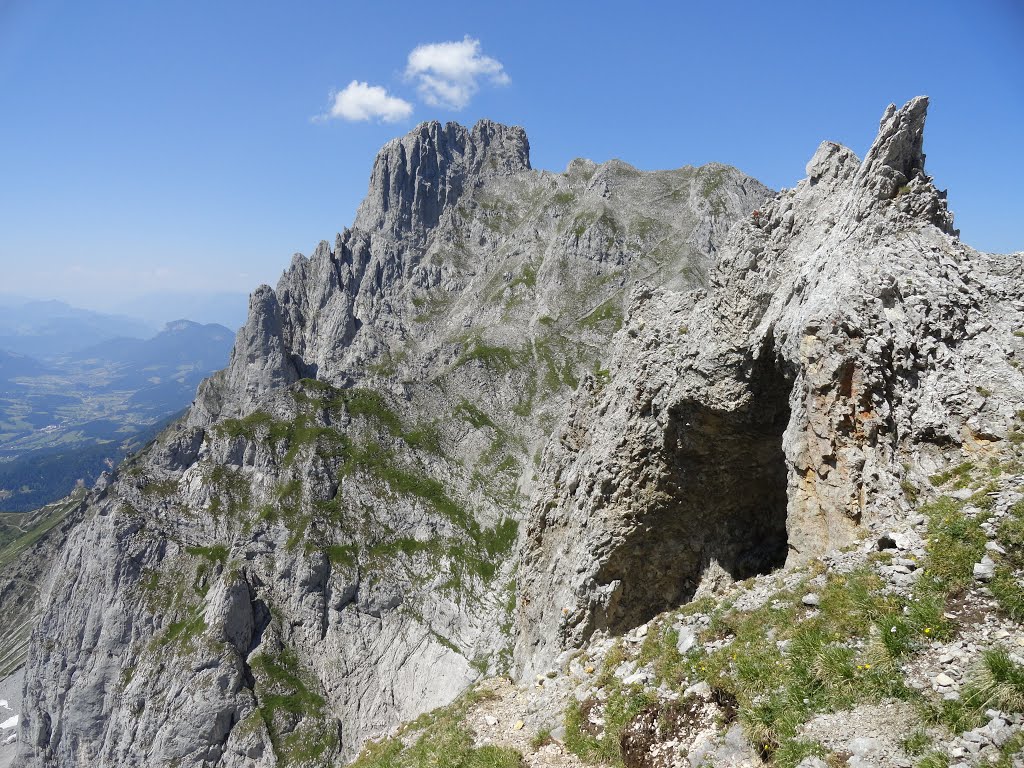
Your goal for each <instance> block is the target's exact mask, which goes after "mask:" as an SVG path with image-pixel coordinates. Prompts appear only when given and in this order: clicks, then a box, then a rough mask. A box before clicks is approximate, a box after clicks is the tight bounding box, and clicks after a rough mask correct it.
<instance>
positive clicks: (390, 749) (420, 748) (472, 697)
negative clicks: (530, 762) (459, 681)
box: [350, 691, 523, 768]
mask: <svg viewBox="0 0 1024 768" xmlns="http://www.w3.org/2000/svg"><path fill="white" fill-rule="evenodd" d="M479 696H480V694H478V693H476V692H474V691H470V692H469V693H468V694H467V695H465V696H463V697H462V698H461V699H459V700H458V701H456V702H455V703H454V704H452V705H450V706H448V707H444V708H443V709H440V710H435V711H433V712H430V713H428V714H426V715H423V716H422V717H420V718H419V719H418V720H416V721H415V722H413V723H411V724H409V725H408V726H405V727H404V728H403V729H402V731H401V732H400V734H399V735H398V736H396V737H394V738H390V739H384V740H382V741H377V742H370V743H369V744H367V745H366V747H364V749H363V751H362V752H361V753H360V754H359V756H358V757H357V758H356V760H355V762H353V763H352V764H351V766H350V768H519V767H520V766H521V765H522V762H523V758H522V755H521V754H520V753H519V752H517V751H515V750H513V749H508V748H507V747H497V746H494V745H485V746H482V747H474V746H473V736H472V734H471V733H470V732H469V731H468V730H467V729H466V727H465V725H464V722H465V717H466V711H467V710H468V708H469V706H470V705H472V704H473V703H475V701H477V700H479ZM406 742H408V744H407V743H406Z"/></svg>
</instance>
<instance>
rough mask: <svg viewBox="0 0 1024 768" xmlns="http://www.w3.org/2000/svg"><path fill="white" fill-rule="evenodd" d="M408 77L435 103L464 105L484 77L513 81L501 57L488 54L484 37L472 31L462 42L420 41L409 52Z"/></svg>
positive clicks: (498, 82) (497, 82) (502, 82)
mask: <svg viewBox="0 0 1024 768" xmlns="http://www.w3.org/2000/svg"><path fill="white" fill-rule="evenodd" d="M405 74H406V76H407V77H411V78H415V79H416V80H417V81H418V83H419V85H418V88H419V92H420V96H421V97H422V98H423V100H424V101H425V102H427V104H430V105H431V106H433V107H448V108H449V109H462V108H463V107H465V106H466V105H467V104H469V100H470V99H471V98H473V95H474V94H475V93H476V92H477V91H478V90H479V89H480V80H482V79H487V80H489V81H490V82H491V83H493V84H494V85H507V84H508V83H509V82H511V81H510V79H509V76H508V75H507V74H506V73H505V68H504V67H503V66H502V64H501V62H500V61H498V60H497V59H492V58H491V57H490V56H484V55H483V53H481V51H480V41H479V40H474V39H473V38H471V37H469V36H468V35H467V36H466V37H465V38H463V39H462V41H461V42H458V41H455V42H450V43H430V44H428V45H419V46H416V48H414V49H413V51H412V53H410V54H409V63H408V65H407V66H406V68H405Z"/></svg>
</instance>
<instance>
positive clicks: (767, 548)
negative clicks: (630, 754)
mask: <svg viewBox="0 0 1024 768" xmlns="http://www.w3.org/2000/svg"><path fill="white" fill-rule="evenodd" d="M926 107H927V100H926V99H924V98H923V97H922V98H917V99H914V100H912V101H911V102H909V103H908V104H907V105H905V106H904V107H902V108H900V109H896V108H895V107H890V108H889V109H888V110H887V111H886V113H885V115H884V116H883V119H882V124H881V128H880V131H879V134H878V137H877V138H876V140H875V142H874V143H873V145H872V147H871V149H870V150H869V152H868V154H867V156H866V158H865V159H864V161H863V162H861V163H859V164H858V163H857V161H856V158H855V157H854V155H853V153H852V152H850V151H849V150H847V149H845V148H842V147H839V146H838V145H835V144H831V143H825V144H822V145H821V147H819V149H818V151H817V152H816V153H815V155H814V157H813V158H812V160H811V162H810V163H809V164H808V174H809V175H808V178H806V179H805V180H804V181H802V182H800V184H798V185H797V187H796V188H795V189H792V190H784V191H783V192H781V193H780V194H779V195H777V196H776V197H775V199H773V200H772V201H770V202H769V203H767V204H766V205H765V206H763V207H762V208H761V209H760V210H759V211H758V212H757V214H756V215H753V216H751V217H750V218H749V219H748V220H746V221H744V222H742V223H740V224H738V225H737V226H736V227H735V228H734V229H733V230H732V231H731V233H730V235H729V237H728V239H727V241H726V243H725V244H724V246H723V247H722V249H721V252H720V254H719V259H718V263H717V267H716V269H715V270H714V271H713V272H712V274H711V278H710V281H709V282H710V284H709V287H708V290H707V294H706V295H705V296H704V297H703V298H702V299H700V300H699V301H697V302H696V303H695V304H694V303H692V301H691V300H690V299H689V298H688V297H686V296H684V295H681V294H678V293H675V292H672V291H666V290H664V289H660V288H647V287H643V286H638V288H637V290H636V291H635V292H634V296H633V299H632V301H631V303H630V306H629V309H628V311H627V314H626V320H625V325H624V328H623V329H622V331H620V332H619V333H618V334H616V336H615V338H614V340H613V348H612V355H611V360H610V362H609V363H608V369H609V371H610V374H609V382H608V383H607V384H602V383H601V382H598V381H594V380H588V381H585V382H584V383H583V385H582V386H581V387H580V389H579V391H578V392H577V395H576V398H575V400H574V402H573V404H572V405H571V410H570V413H569V418H568V419H567V421H566V422H565V424H564V425H563V426H562V428H561V430H560V432H559V434H558V436H557V438H556V439H555V440H553V441H552V442H551V443H550V444H549V445H548V448H547V451H546V453H545V457H544V466H543V475H544V477H543V480H542V482H541V483H540V484H539V486H538V488H539V490H538V492H537V493H536V494H535V496H534V498H533V507H532V513H531V518H530V523H529V529H528V533H527V539H526V543H525V548H524V552H523V560H522V565H521V567H520V574H519V589H520V602H519V616H518V618H519V637H518V639H517V646H516V656H517V661H518V663H519V665H520V668H521V669H523V670H524V672H526V673H528V672H530V671H532V670H534V669H538V668H540V667H542V666H543V665H545V664H547V663H549V662H550V659H552V658H554V657H555V656H557V655H558V654H559V653H561V652H562V651H563V650H564V649H565V648H573V647H578V646H579V645H580V643H582V642H583V641H585V640H586V639H587V638H588V637H590V636H591V635H592V634H593V633H594V632H596V631H606V632H611V633H613V634H615V633H619V632H621V631H623V630H624V629H626V628H628V627H630V626H635V625H636V624H639V623H641V622H643V621H646V620H647V619H649V618H650V617H651V616H653V615H654V614H655V613H657V612H658V611H660V610H664V609H666V608H668V607H670V606H672V605H676V604H679V603H681V602H684V601H686V600H688V599H690V598H691V597H693V596H694V595H697V594H700V591H699V590H701V589H703V588H706V587H705V586H704V585H706V584H707V583H708V580H709V575H710V574H715V577H714V578H715V579H720V578H721V574H722V572H723V570H724V571H725V572H726V575H727V577H732V578H735V579H743V578H746V577H748V576H751V575H753V574H755V573H759V572H765V571H767V570H771V569H773V568H778V567H782V566H783V565H785V564H787V563H788V564H797V563H802V562H806V561H807V560H808V559H809V558H813V557H816V556H819V555H821V554H823V553H825V552H827V551H828V550H830V549H835V548H840V547H843V546H845V545H848V544H850V543H852V542H853V541H854V540H855V538H856V536H857V535H858V531H860V530H862V529H863V528H864V527H865V526H876V525H877V526H882V525H885V523H886V521H889V520H899V519H902V517H903V516H904V515H906V514H907V513H908V510H909V504H908V502H907V500H906V498H905V496H904V494H903V492H902V490H901V484H902V483H903V482H904V481H907V482H912V483H914V484H917V485H924V484H927V482H928V481H927V479H926V478H925V477H923V476H921V474H923V473H922V470H920V469H917V470H916V471H915V468H918V467H922V466H924V467H927V466H939V465H940V464H941V463H942V461H943V460H942V455H943V451H944V450H945V449H946V448H947V447H948V446H961V445H966V446H968V447H969V446H971V445H980V444H984V443H986V442H989V441H993V440H999V439H1004V438H1005V437H1006V435H1007V434H1008V431H1009V430H1010V429H1011V428H1012V423H1013V416H1012V414H1013V413H1014V411H1015V409H1016V408H1017V407H1018V404H1019V403H1021V402H1022V399H1024V377H1022V374H1021V371H1020V370H1019V369H1018V368H1017V367H1015V365H1014V364H1013V362H1014V357H1015V355H1017V354H1019V344H1018V341H1015V337H1014V335H1013V333H1014V329H1016V328H1019V327H1020V326H1021V324H1022V317H1021V314H1020V311H1021V304H1020V302H1019V299H1012V298H1010V297H1012V296H1014V295H1017V296H1019V293H1020V290H1021V285H1022V273H1021V269H1022V266H1021V263H1020V261H1019V260H1016V259H1014V258H1013V257H1001V256H994V255H990V254H984V253H978V252H976V251H973V250H971V249H970V248H968V247H967V246H965V245H964V244H963V243H961V242H960V241H959V240H958V239H957V238H956V236H955V234H954V231H953V230H952V215H951V214H950V213H949V212H948V211H947V209H946V206H945V196H944V195H943V194H942V193H940V192H938V191H937V190H936V189H935V187H934V186H933V185H932V183H931V180H930V179H929V178H928V177H927V176H925V175H924V172H923V167H924V156H923V154H922V152H921V147H922V132H923V127H924V117H925V111H926ZM981 392H984V393H985V394H984V395H983V396H982V395H980V394H979V393H981ZM905 468H906V469H905ZM919 473H920V474H919Z"/></svg>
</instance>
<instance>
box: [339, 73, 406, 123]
mask: <svg viewBox="0 0 1024 768" xmlns="http://www.w3.org/2000/svg"><path fill="white" fill-rule="evenodd" d="M333 99H334V101H333V103H332V104H331V110H330V113H329V114H328V115H327V116H328V117H340V118H341V119H342V120H373V119H380V120H383V121H384V122H385V123H393V122H395V121H396V120H401V119H403V118H406V117H408V116H409V115H411V114H412V104H410V103H409V102H408V101H406V100H405V99H400V98H398V97H397V96H391V95H390V94H389V93H388V92H387V91H386V90H385V89H384V88H381V87H380V86H379V85H370V84H369V83H360V82H359V81H358V80H353V81H352V82H351V83H349V84H348V85H347V86H345V90H343V91H340V92H338V93H335V94H334V95H333Z"/></svg>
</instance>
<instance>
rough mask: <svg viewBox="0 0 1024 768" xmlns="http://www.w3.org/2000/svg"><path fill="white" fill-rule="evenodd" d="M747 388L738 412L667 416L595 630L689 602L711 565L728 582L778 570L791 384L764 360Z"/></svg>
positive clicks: (690, 406)
mask: <svg viewBox="0 0 1024 768" xmlns="http://www.w3.org/2000/svg"><path fill="white" fill-rule="evenodd" d="M763 357H764V356H763ZM747 385H748V388H749V389H748V391H749V395H750V396H749V397H746V398H744V400H743V403H744V404H743V405H742V406H741V407H738V408H734V409H726V408H716V407H714V406H710V405H708V404H706V403H703V402H700V401H697V400H684V401H681V402H678V403H676V404H675V405H674V406H673V407H672V408H671V409H670V411H669V416H670V419H669V422H668V425H667V428H666V429H665V430H664V435H663V436H664V442H663V444H662V446H660V450H658V451H657V452H656V454H657V461H658V462H660V463H661V466H660V467H658V472H657V477H658V480H657V482H656V490H655V492H654V493H653V494H651V496H650V501H649V503H646V504H645V505H644V507H643V508H642V509H641V510H639V511H638V514H637V515H636V517H635V518H634V519H633V520H631V521H630V522H631V524H632V525H631V528H630V532H629V533H628V534H627V535H626V536H625V538H624V540H621V543H620V545H619V546H617V547H616V548H615V551H614V553H613V554H612V555H611V557H610V558H609V560H608V561H607V562H606V564H605V566H604V567H603V568H602V569H601V572H600V574H599V576H598V579H599V581H600V583H602V584H606V585H612V584H613V583H614V582H617V586H615V587H614V588H613V589H611V590H609V591H608V593H607V594H608V595H609V599H608V601H607V603H606V604H605V606H604V610H603V611H602V612H601V613H603V616H602V617H598V619H597V627H595V628H604V629H607V630H608V631H609V632H611V633H612V634H621V633H623V632H626V631H628V630H629V629H631V628H632V627H635V626H637V625H639V624H642V623H644V622H646V621H649V620H650V619H651V618H653V617H654V616H655V615H657V614H658V613H660V612H662V611H665V610H668V609H670V608H673V607H676V606H678V605H681V604H683V603H685V602H687V601H689V600H690V599H692V598H693V596H694V593H695V592H696V591H697V588H698V586H699V584H700V583H701V579H702V578H703V577H704V576H705V573H706V572H707V570H708V568H709V566H711V565H712V563H717V565H718V566H719V567H720V568H721V569H723V570H724V571H725V572H727V573H728V575H729V576H730V577H731V578H732V579H734V580H742V579H746V578H749V577H751V576H755V575H758V574H764V573H768V572H770V571H773V570H775V569H777V568H780V567H782V566H783V565H784V564H785V562H786V556H787V553H788V539H787V533H786V510H787V468H786V461H785V454H784V453H783V449H782V437H783V432H784V431H785V429H786V425H787V424H788V423H789V417H790V410H789V396H790V392H791V389H792V382H791V380H790V378H789V377H787V376H786V375H785V373H784V371H783V369H782V367H781V366H780V365H778V364H777V363H776V362H775V361H774V360H772V361H770V362H763V363H761V364H760V365H758V366H756V367H755V368H754V370H753V371H752V372H751V374H750V377H749V379H748V382H747ZM602 625H603V626H602Z"/></svg>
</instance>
